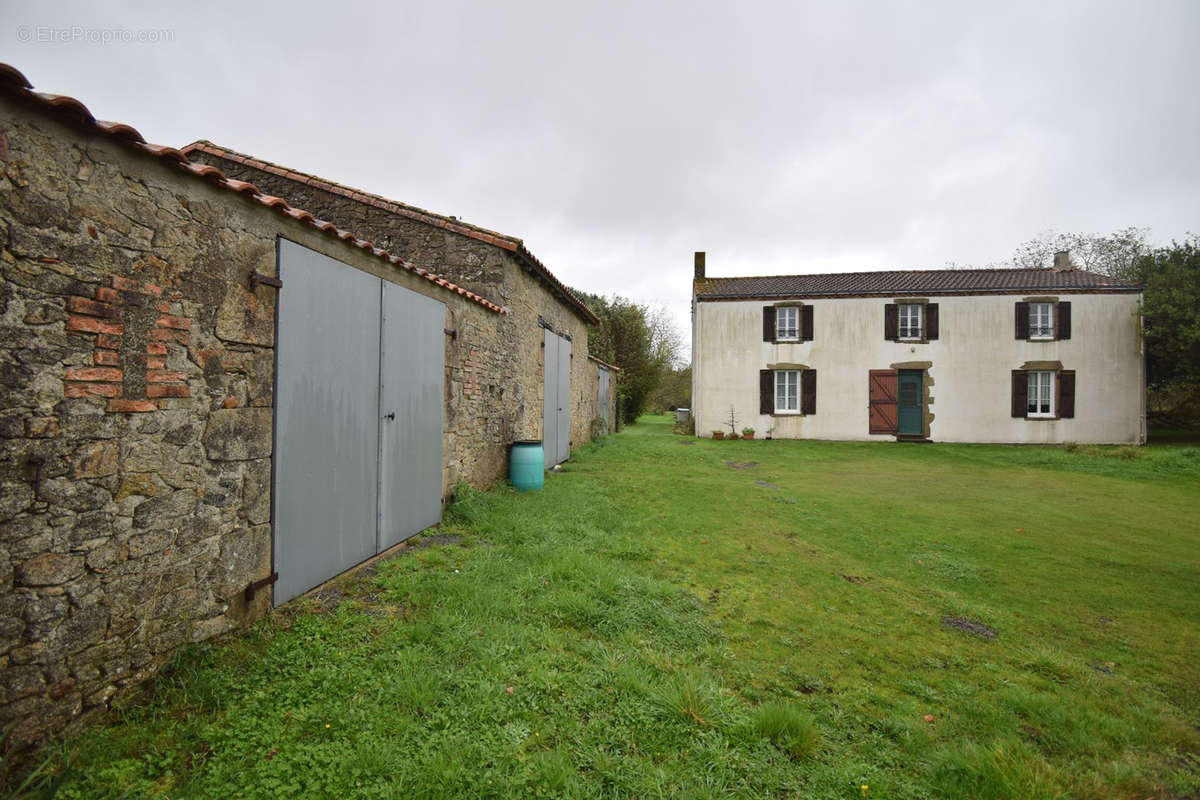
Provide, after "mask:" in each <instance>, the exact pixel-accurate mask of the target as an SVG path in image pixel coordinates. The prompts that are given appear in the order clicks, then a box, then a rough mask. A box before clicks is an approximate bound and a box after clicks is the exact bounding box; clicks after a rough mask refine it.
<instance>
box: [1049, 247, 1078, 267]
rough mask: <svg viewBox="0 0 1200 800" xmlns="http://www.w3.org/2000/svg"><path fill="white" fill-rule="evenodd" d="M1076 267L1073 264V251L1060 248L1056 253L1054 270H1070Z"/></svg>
mask: <svg viewBox="0 0 1200 800" xmlns="http://www.w3.org/2000/svg"><path fill="white" fill-rule="evenodd" d="M1072 269H1074V267H1072V266H1071V251H1070V250H1059V251H1058V252H1057V253H1055V254H1054V271H1055V272H1070V271H1071V270H1072Z"/></svg>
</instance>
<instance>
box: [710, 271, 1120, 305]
mask: <svg viewBox="0 0 1200 800" xmlns="http://www.w3.org/2000/svg"><path fill="white" fill-rule="evenodd" d="M1139 288H1140V287H1138V286H1135V285H1133V284H1129V283H1124V282H1122V281H1118V280H1116V279H1114V278H1110V277H1108V276H1106V275H1100V274H1098V273H1095V272H1087V271H1086V270H1081V269H1070V270H1054V269H931V270H919V269H913V270H897V271H891V272H834V273H826V274H822V275H760V276H755V277H747V278H703V279H701V280H698V281H696V282H695V291H696V298H697V299H699V300H737V299H772V298H783V297H796V298H803V297H861V296H871V295H916V294H980V293H1005V292H1026V291H1068V292H1072V291H1074V292H1135V291H1138V290H1139Z"/></svg>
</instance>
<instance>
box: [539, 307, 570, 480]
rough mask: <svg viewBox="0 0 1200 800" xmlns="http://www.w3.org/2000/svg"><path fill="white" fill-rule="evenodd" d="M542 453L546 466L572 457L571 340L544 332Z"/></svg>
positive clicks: (553, 333) (547, 331)
mask: <svg viewBox="0 0 1200 800" xmlns="http://www.w3.org/2000/svg"><path fill="white" fill-rule="evenodd" d="M543 341H544V343H545V346H546V352H545V357H544V369H543V376H544V385H543V387H542V453H543V455H544V456H545V463H546V466H547V467H552V466H554V465H555V464H561V463H562V462H564V461H566V460H567V459H568V458H569V457H570V456H571V409H570V405H571V403H570V401H571V340H570V339H568V338H566V337H565V336H559V335H558V334H557V333H555V332H554V331H552V330H546V331H545V338H544V340H543Z"/></svg>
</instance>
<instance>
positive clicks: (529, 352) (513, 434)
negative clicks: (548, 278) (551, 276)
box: [190, 151, 596, 480]
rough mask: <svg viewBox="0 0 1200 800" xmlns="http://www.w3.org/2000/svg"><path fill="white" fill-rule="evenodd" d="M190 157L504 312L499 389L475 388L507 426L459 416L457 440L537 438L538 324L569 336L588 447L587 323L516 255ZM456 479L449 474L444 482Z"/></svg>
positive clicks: (259, 173) (211, 158)
mask: <svg viewBox="0 0 1200 800" xmlns="http://www.w3.org/2000/svg"><path fill="white" fill-rule="evenodd" d="M190 157H191V158H192V159H193V160H196V161H200V162H203V163H207V164H212V165H213V166H216V167H218V168H219V169H220V170H221V171H222V172H224V173H225V174H226V175H229V176H230V177H235V178H237V179H239V180H244V181H249V182H251V183H254V184H255V185H256V186H258V187H259V188H260V189H261V190H262V191H264V192H266V193H268V194H274V195H277V196H279V197H283V198H285V199H286V200H287V201H288V202H289V203H292V204H293V205H296V206H299V207H300V208H304V209H306V210H308V211H311V212H312V213H314V214H316V215H317V216H318V217H319V218H321V219H327V220H330V221H331V222H335V223H337V224H338V225H340V226H342V227H345V228H347V229H349V230H353V231H355V232H356V233H358V234H359V235H362V236H365V237H367V238H369V239H370V240H371V241H373V242H375V243H376V244H378V245H379V246H380V247H383V248H384V249H386V250H389V251H390V252H393V253H396V254H398V255H401V256H403V257H405V258H406V259H408V260H410V261H412V262H413V263H416V264H419V265H420V266H422V267H425V268H426V269H429V270H432V271H434V272H436V273H438V274H439V275H442V276H444V277H446V278H448V279H449V280H452V281H454V282H456V283H458V284H459V285H461V286H465V287H467V288H468V289H471V290H472V291H474V292H477V293H479V294H481V295H483V296H484V297H487V298H488V299H490V300H492V301H494V302H496V303H499V304H500V305H502V306H505V307H506V308H507V309H508V311H509V314H508V316H507V317H506V318H505V320H504V324H503V329H502V331H501V334H500V336H501V340H502V341H503V343H504V345H503V352H504V353H506V354H509V355H511V356H512V360H511V361H510V362H509V363H507V364H506V365H505V366H504V369H505V374H507V375H508V380H507V381H506V382H504V383H502V384H498V383H495V382H491V381H484V382H480V383H479V385H478V386H476V387H474V388H475V389H476V390H477V391H479V392H480V393H482V394H484V395H486V396H487V398H488V401H489V402H490V403H491V404H493V405H494V406H496V407H499V408H502V409H503V410H504V414H505V416H506V422H504V423H500V424H499V429H498V430H497V429H496V428H495V427H493V428H488V429H483V430H480V429H478V426H477V425H476V419H477V417H476V416H475V415H474V414H471V413H465V412H463V411H460V412H458V413H454V415H453V417H454V419H453V427H454V429H455V430H456V432H458V433H459V435H467V436H481V437H484V438H486V439H487V440H488V441H493V440H494V438H495V436H496V435H497V433H499V434H500V436H501V438H502V439H504V444H508V443H511V442H512V441H515V440H519V439H540V438H542V419H543V417H542V399H543V385H544V384H543V381H544V373H543V369H544V365H543V353H542V349H543V347H542V342H543V339H542V329H541V328H540V327H539V320H544V321H546V322H547V323H548V324H550V325H551V326H552V327H553V328H554V329H555V330H556V331H557V332H559V333H561V334H564V335H566V336H568V337H569V338H570V339H571V341H572V348H571V352H572V359H571V396H572V403H571V409H572V412H571V444H572V446H575V445H579V444H582V443H584V442H587V441H588V439H589V438H590V430H591V421H592V419H593V417H594V416H595V414H594V408H595V404H596V397H595V393H596V381H595V370H594V369H592V368H591V366H590V365H589V364H588V363H587V354H588V323H587V322H585V321H584V320H583V319H582V318H580V317H579V315H578V314H577V312H575V311H574V310H572V309H571V308H570V306H568V305H566V304H565V303H564V302H563V301H562V300H561V299H560V298H559V297H558V296H557V295H556V294H555V293H554V292H553V291H552V290H551V288H550V287H549V286H548V285H547V284H546V282H545V281H544V280H542V279H540V278H539V277H538V276H536V275H535V274H534V273H533V272H532V271H531V270H530V269H529V268H528V267H527V266H525V265H524V264H522V262H521V259H520V258H519V257H518V256H517V255H515V254H514V253H512V252H511V251H509V250H506V249H504V248H502V247H499V246H497V245H495V244H491V243H489V242H487V241H481V240H480V239H477V238H473V237H471V236H468V235H466V234H464V233H460V232H458V231H455V230H451V229H449V228H448V227H443V226H441V225H436V224H431V223H430V222H427V221H422V220H418V219H412V218H410V217H406V216H403V215H400V214H396V213H392V212H390V211H387V210H384V209H380V208H376V207H373V206H371V205H368V204H366V203H365V202H362V201H360V200H355V199H353V198H349V197H345V196H342V195H340V194H336V193H334V192H332V191H329V190H326V189H322V188H319V187H316V186H313V185H309V184H306V183H304V182H302V180H297V179H294V178H288V177H286V176H281V175H277V174H275V173H273V172H269V171H267V170H265V169H262V168H259V167H255V166H251V165H248V164H243V163H239V162H237V161H234V160H231V159H228V158H222V157H220V156H216V155H213V154H210V153H205V152H202V151H196V152H193V153H192V154H191V156H190ZM456 468H457V467H456ZM456 477H457V476H456V475H452V476H451V479H452V480H453V479H455V478H456Z"/></svg>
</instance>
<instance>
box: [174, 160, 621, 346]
mask: <svg viewBox="0 0 1200 800" xmlns="http://www.w3.org/2000/svg"><path fill="white" fill-rule="evenodd" d="M182 152H183V153H185V154H191V153H205V154H207V155H210V156H216V157H217V158H223V159H225V160H227V161H232V162H234V163H237V164H242V165H244V166H247V167H251V168H253V169H258V170H262V171H263V172H267V173H270V174H271V175H275V176H277V177H280V178H285V179H287V180H291V181H295V182H296V183H300V184H303V185H305V186H311V187H313V188H314V189H319V190H321V191H325V192H329V193H330V194H335V195H338V196H340V197H344V198H347V199H349V200H353V201H355V202H358V203H362V204H363V205H367V206H371V207H372V208H377V209H380V210H381V211H387V212H389V213H392V214H396V215H398V216H401V217H407V218H408V219H412V220H416V221H418V222H422V223H424V224H426V225H431V226H433V227H435V228H440V229H442V230H446V231H451V232H453V233H457V234H461V235H463V236H467V237H469V238H472V239H476V240H478V241H481V242H484V243H486V244H490V245H492V246H494V247H499V248H500V249H502V250H507V251H508V252H510V253H513V254H514V255H515V256H516V257H517V259H518V261H520V262H521V263H522V264H523V265H524V266H525V267H526V269H528V270H529V271H530V272H532V273H534V274H535V275H536V276H538V277H539V278H541V279H542V280H543V281H545V283H547V284H548V285H549V287H550V291H551V293H552V294H554V295H555V296H556V297H558V298H559V299H560V300H561V301H563V302H564V303H566V304H567V305H568V306H569V307H570V308H571V309H572V310H573V311H574V312H575V313H576V314H578V315H579V316H581V317H583V319H584V320H586V321H587V322H589V323H591V324H593V325H595V324H597V323H599V322H600V320H599V319H598V318H597V317H596V315H595V314H594V313H592V310H591V309H590V308H588V307H587V306H586V305H584V303H583V302H582V301H581V300H580V299H579V298H578V297H576V296H575V295H574V294H573V293H572V292H571V290H570V289H568V288H567V287H566V286H565V285H564V284H563V283H562V281H560V280H559V279H558V278H556V277H554V274H553V273H552V272H550V270H549V269H547V268H546V265H545V264H543V263H542V262H541V261H540V260H539V259H538V258H537V256H535V255H534V254H533V253H531V252H530V251H529V249H528V248H527V247H525V243H524V242H523V241H522V240H521V239H519V238H517V237H516V236H509V235H508V234H504V233H499V232H497V231H493V230H489V229H487V228H482V227H480V226H478V225H472V224H470V223H468V222H464V221H463V220H461V219H458V218H457V217H449V216H444V215H442V214H437V213H434V212H433V211H427V210H426V209H423V208H418V207H417V206H413V205H409V204H408V203H401V202H398V201H396V200H391V199H389V198H386V197H383V196H382V195H378V194H374V193H372V192H364V191H363V190H361V189H356V188H354V187H353V186H347V185H345V184H343V183H338V182H336V181H331V180H329V179H327V178H322V177H320V176H317V175H313V174H311V173H308V172H300V171H299V170H295V169H291V168H290V167H285V166H283V165H282V164H276V163H273V162H271V161H266V160H264V159H261V158H256V157H255V156H252V155H247V154H246V153H240V152H238V151H237V150H231V149H230V148H228V147H223V146H221V145H219V144H214V143H213V142H210V141H208V140H207V139H200V140H197V141H195V142H192V143H191V144H189V145H184V147H183V148H182Z"/></svg>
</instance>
